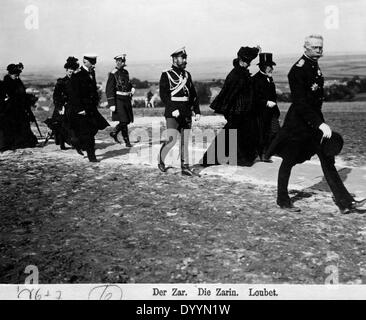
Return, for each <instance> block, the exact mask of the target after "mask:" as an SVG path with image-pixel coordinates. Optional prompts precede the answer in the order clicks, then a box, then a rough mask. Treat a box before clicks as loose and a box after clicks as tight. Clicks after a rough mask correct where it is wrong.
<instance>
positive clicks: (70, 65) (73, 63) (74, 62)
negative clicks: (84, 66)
mask: <svg viewBox="0 0 366 320" xmlns="http://www.w3.org/2000/svg"><path fill="white" fill-rule="evenodd" d="M64 68H65V69H71V70H74V71H75V70H76V69H77V68H79V63H78V59H77V58H75V57H68V58H67V60H66V63H65V65H64Z"/></svg>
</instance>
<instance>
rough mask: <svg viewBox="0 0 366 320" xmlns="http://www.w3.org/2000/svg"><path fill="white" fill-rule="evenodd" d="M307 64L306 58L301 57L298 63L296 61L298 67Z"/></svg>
mask: <svg viewBox="0 0 366 320" xmlns="http://www.w3.org/2000/svg"><path fill="white" fill-rule="evenodd" d="M304 64H305V60H304V59H302V58H301V59H300V60H299V61H298V62H297V63H296V67H300V68H301V67H302V66H303V65H304Z"/></svg>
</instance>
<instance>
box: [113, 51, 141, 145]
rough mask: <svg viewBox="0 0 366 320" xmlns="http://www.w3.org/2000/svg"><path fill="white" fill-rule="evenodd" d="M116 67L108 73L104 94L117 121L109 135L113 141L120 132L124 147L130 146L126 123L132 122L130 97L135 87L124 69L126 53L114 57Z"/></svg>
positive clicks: (116, 139) (116, 140) (114, 119)
mask: <svg viewBox="0 0 366 320" xmlns="http://www.w3.org/2000/svg"><path fill="white" fill-rule="evenodd" d="M114 60H115V61H116V67H115V68H114V69H113V70H112V71H111V72H110V73H109V74H108V80H107V85H106V95H107V101H108V105H109V109H110V110H111V111H112V121H118V124H117V126H116V127H115V128H114V129H113V130H112V132H111V133H110V136H111V137H112V138H113V139H114V141H115V142H117V143H120V141H119V140H118V133H119V132H121V133H122V137H123V140H124V142H125V144H126V147H128V148H130V147H132V145H131V142H130V138H129V134H128V125H129V124H130V123H132V122H133V120H134V117H133V110H132V103H131V99H132V96H133V94H134V91H135V89H134V88H133V87H132V83H131V81H130V77H129V73H128V71H127V70H126V69H125V66H126V55H125V54H120V55H118V56H116V57H114Z"/></svg>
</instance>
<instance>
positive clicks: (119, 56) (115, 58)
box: [114, 53, 126, 60]
mask: <svg viewBox="0 0 366 320" xmlns="http://www.w3.org/2000/svg"><path fill="white" fill-rule="evenodd" d="M118 59H122V60H126V54H125V53H121V54H119V55H117V56H115V57H114V60H118Z"/></svg>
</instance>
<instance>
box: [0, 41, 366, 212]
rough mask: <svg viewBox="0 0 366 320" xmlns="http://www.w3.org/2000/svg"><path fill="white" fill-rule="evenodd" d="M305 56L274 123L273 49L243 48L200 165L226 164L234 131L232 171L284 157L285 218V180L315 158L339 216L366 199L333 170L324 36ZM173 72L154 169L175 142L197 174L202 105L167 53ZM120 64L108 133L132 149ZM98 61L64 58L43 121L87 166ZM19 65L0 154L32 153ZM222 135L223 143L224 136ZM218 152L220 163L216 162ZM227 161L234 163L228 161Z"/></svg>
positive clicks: (163, 83)
mask: <svg viewBox="0 0 366 320" xmlns="http://www.w3.org/2000/svg"><path fill="white" fill-rule="evenodd" d="M304 49H305V52H304V54H303V55H302V57H301V58H300V59H299V60H298V61H297V62H296V63H295V64H294V65H293V66H292V68H291V70H290V72H289V74H288V80H289V85H290V89H291V96H292V104H291V106H290V108H289V110H288V112H287V114H286V117H285V120H284V123H283V126H282V127H280V123H279V117H280V111H279V108H278V106H277V96H276V87H275V84H274V81H273V78H272V72H273V69H274V66H275V65H276V63H275V62H274V61H273V55H272V53H265V52H264V53H262V52H261V48H260V47H259V46H258V47H241V48H240V49H239V51H238V53H237V57H236V58H235V59H234V61H233V66H234V68H233V69H232V71H231V72H230V73H229V74H228V76H227V77H226V79H225V82H224V85H223V88H222V90H221V91H220V93H219V94H218V95H217V96H216V97H215V99H214V100H213V101H212V103H211V105H210V107H211V108H212V109H213V110H215V112H216V113H219V114H223V115H224V117H225V119H226V120H227V123H226V124H225V126H224V128H223V129H222V130H221V131H220V132H219V133H218V135H217V137H216V138H215V139H214V141H213V142H212V144H211V145H210V146H209V148H208V149H207V151H206V152H205V154H204V156H203V158H202V159H201V161H200V164H201V165H202V166H210V165H217V164H224V163H225V162H223V159H224V160H225V159H227V158H225V155H227V154H228V148H229V146H230V138H231V134H230V132H232V130H234V131H235V133H236V139H235V141H236V158H235V163H234V164H236V165H241V166H252V165H253V164H254V162H255V160H256V158H257V157H259V159H260V161H263V162H272V160H271V156H272V155H278V156H280V157H282V159H283V160H282V163H281V166H280V169H279V174H278V188H277V204H278V205H279V206H280V207H281V208H282V209H285V210H288V211H291V212H299V211H301V210H300V209H299V208H297V207H295V206H294V205H293V203H292V202H291V199H290V197H289V194H288V183H289V179H290V174H291V170H292V168H293V167H294V166H295V165H296V164H299V163H302V162H304V161H306V160H309V159H310V158H311V157H312V156H313V155H315V154H317V155H318V157H319V159H320V162H321V167H322V170H323V172H324V176H325V179H326V181H327V182H328V184H329V187H330V189H331V191H332V193H333V195H334V200H335V203H336V205H337V206H338V207H339V209H340V212H341V213H344V214H346V213H351V212H360V208H361V207H362V206H364V205H365V204H366V199H363V200H360V201H357V200H355V199H354V197H353V196H352V195H351V194H350V193H349V192H348V191H347V189H346V188H345V186H344V184H343V182H342V180H341V178H340V177H339V174H338V172H337V170H336V168H335V165H334V164H335V156H336V155H337V154H339V152H340V151H341V149H342V147H343V139H342V137H341V136H340V135H339V134H338V133H336V132H332V130H331V128H330V127H329V125H328V124H326V123H325V119H324V117H323V114H322V111H321V107H322V103H323V100H324V91H323V85H324V79H323V75H322V72H321V70H320V68H319V65H318V59H319V58H320V57H321V56H322V53H323V38H322V37H321V36H319V35H311V36H309V37H307V38H306V39H305V44H304ZM258 56H259V63H258V67H259V71H258V72H257V73H256V74H255V75H254V76H251V74H250V72H249V70H248V67H249V66H250V64H251V62H252V61H253V60H254V59H256V58H257V57H258ZM171 58H172V66H171V68H170V69H169V70H166V71H164V72H163V73H162V75H161V78H160V85H159V92H160V98H161V101H162V102H163V104H164V105H165V112H164V117H165V118H166V127H167V140H166V141H164V142H163V144H162V146H161V149H160V153H159V159H158V168H159V169H160V170H161V171H162V172H167V171H168V169H169V167H167V166H166V163H165V159H166V156H167V154H168V153H169V151H170V150H171V149H172V147H173V146H174V145H175V143H176V142H177V139H178V136H180V157H181V170H182V174H183V175H186V176H199V174H197V173H196V172H195V170H193V169H192V168H191V167H190V166H189V157H188V135H189V132H190V129H191V127H192V117H194V119H195V121H199V120H200V115H201V112H200V107H199V100H198V96H197V92H196V90H195V87H194V83H193V80H192V76H191V74H190V73H189V72H188V71H187V70H186V66H187V52H186V50H185V48H181V49H178V50H176V51H175V52H173V53H172V54H171ZM114 59H115V62H116V67H115V69H113V71H111V72H110V73H109V75H108V81H107V85H106V96H107V101H108V106H109V108H110V110H111V111H112V120H113V121H118V125H117V126H116V127H115V128H113V130H112V131H111V132H110V136H111V137H112V138H113V139H114V141H115V142H116V143H120V140H119V139H118V134H119V133H121V134H122V137H123V140H124V142H125V145H126V146H127V147H131V146H132V145H131V143H130V140H129V134H128V125H129V124H130V123H131V122H133V120H134V117H133V111H132V104H131V99H132V96H133V94H134V88H133V86H132V84H131V82H130V79H129V73H128V71H127V70H126V69H125V66H126V55H125V54H121V55H117V56H116V57H115V58H114ZM96 62H97V56H96V55H90V54H86V55H84V57H83V65H82V66H81V67H80V65H79V63H78V59H76V58H75V57H69V58H68V59H67V61H66V64H65V65H64V68H65V70H66V76H65V77H64V78H62V79H58V80H57V83H56V86H55V90H54V94H53V99H54V105H55V108H54V112H53V115H52V118H51V119H50V120H49V123H48V125H49V126H50V127H51V128H52V129H53V132H54V133H55V141H56V143H57V144H59V145H60V148H61V149H65V142H66V143H67V144H69V145H71V146H72V147H73V148H75V150H76V151H77V152H78V153H79V154H82V155H83V151H86V152H87V156H88V159H89V161H91V162H97V159H96V156H95V135H96V133H97V132H98V130H104V129H105V128H107V127H108V126H109V123H108V122H107V120H106V119H104V117H103V116H102V115H101V114H100V113H99V111H98V105H99V102H100V96H99V94H98V88H97V83H96V77H95V71H94V68H95V65H96ZM22 70H23V65H22V64H18V65H15V64H12V65H9V66H8V75H6V76H5V77H4V81H3V82H0V124H1V126H0V149H1V150H6V149H16V148H23V147H34V146H35V145H36V144H37V138H36V137H35V136H34V134H33V133H32V131H31V128H30V122H31V121H35V118H34V116H33V113H32V112H31V109H30V107H31V102H30V101H29V100H30V99H29V98H28V97H27V94H26V91H25V87H24V85H23V83H22V81H21V80H20V79H19V74H20V73H21V72H22ZM220 136H221V137H220ZM222 155H224V157H223V156H222ZM229 164H233V163H230V162H229Z"/></svg>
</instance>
